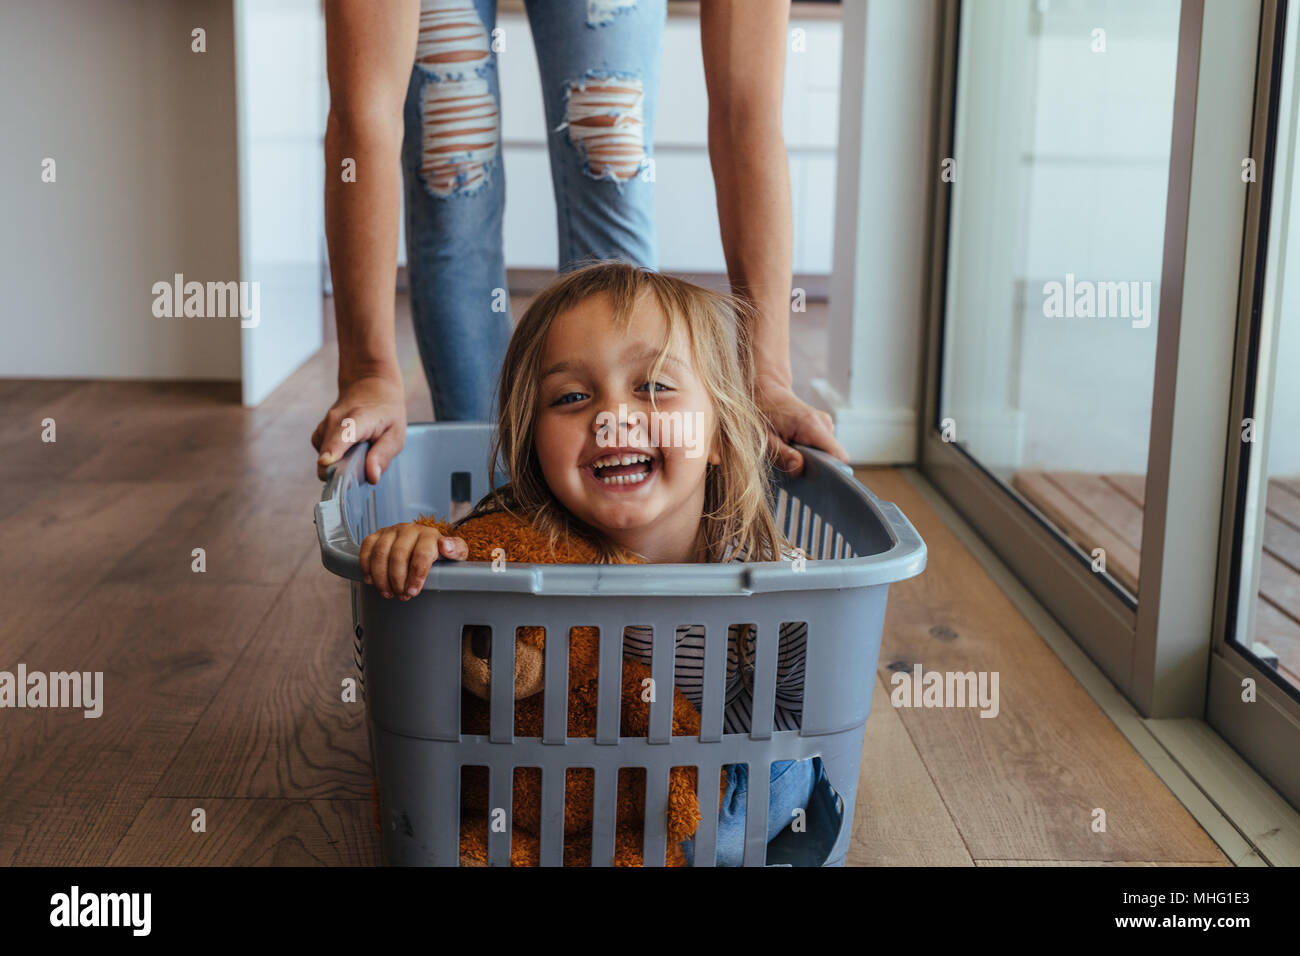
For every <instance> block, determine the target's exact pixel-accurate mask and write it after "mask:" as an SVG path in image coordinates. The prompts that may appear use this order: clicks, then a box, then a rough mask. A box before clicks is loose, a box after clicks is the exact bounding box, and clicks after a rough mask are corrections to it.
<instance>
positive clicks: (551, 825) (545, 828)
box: [540, 642, 565, 866]
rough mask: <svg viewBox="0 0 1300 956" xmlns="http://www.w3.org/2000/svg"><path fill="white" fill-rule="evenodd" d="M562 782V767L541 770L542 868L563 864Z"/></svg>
mask: <svg viewBox="0 0 1300 956" xmlns="http://www.w3.org/2000/svg"><path fill="white" fill-rule="evenodd" d="M561 643H563V642H561ZM564 780H565V772H564V768H563V767H548V768H545V769H543V770H542V836H541V861H540V862H541V865H542V866H562V865H563V864H564Z"/></svg>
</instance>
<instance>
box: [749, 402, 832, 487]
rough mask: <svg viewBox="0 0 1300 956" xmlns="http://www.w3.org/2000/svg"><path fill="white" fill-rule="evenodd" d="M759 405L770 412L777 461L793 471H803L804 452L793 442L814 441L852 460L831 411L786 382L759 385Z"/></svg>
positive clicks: (784, 468) (791, 472)
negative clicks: (837, 434) (838, 437)
mask: <svg viewBox="0 0 1300 956" xmlns="http://www.w3.org/2000/svg"><path fill="white" fill-rule="evenodd" d="M755 397H756V398H757V399H758V407H759V408H761V409H762V410H763V413H764V414H765V415H767V419H768V421H769V422H770V423H771V426H772V431H773V433H774V441H773V447H774V449H775V452H776V465H777V467H778V468H780V469H781V470H782V471H786V472H789V473H790V474H791V475H800V474H802V473H803V465H804V460H803V455H802V454H800V453H799V452H798V451H797V450H796V449H794V448H791V447H790V444H789V443H790V442H798V443H799V444H801V445H811V446H812V447H813V448H820V449H821V450H822V451H826V452H829V453H830V454H832V455H834V456H835V457H836V458H838V459H840V461H843V462H846V463H847V462H848V460H849V453H848V452H847V451H846V450H845V448H844V446H843V445H841V444H840V443H839V442H838V441H837V440H836V439H835V421H834V419H832V418H831V416H830V413H828V412H824V411H822V410H821V409H817V408H813V407H812V406H811V405H809V404H808V403H807V402H805V401H803V399H801V398H799V396H797V395H796V394H795V393H794V391H793V390H792V389H791V388H790V387H789V386H788V385H784V384H770V385H766V386H759V388H758V389H757V390H756V396H755Z"/></svg>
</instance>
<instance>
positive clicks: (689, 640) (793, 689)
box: [623, 548, 808, 734]
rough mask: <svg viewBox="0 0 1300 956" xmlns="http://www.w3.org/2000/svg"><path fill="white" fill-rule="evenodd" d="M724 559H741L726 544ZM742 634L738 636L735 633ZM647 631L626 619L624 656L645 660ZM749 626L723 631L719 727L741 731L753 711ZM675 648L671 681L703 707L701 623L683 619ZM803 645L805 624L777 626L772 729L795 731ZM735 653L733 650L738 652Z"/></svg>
mask: <svg viewBox="0 0 1300 956" xmlns="http://www.w3.org/2000/svg"><path fill="white" fill-rule="evenodd" d="M782 558H783V559H784V560H786V561H793V560H794V559H795V553H794V552H793V551H790V550H788V549H786V550H785V551H784V552H783V554H782ZM723 560H724V561H743V560H744V557H743V555H742V556H737V555H736V554H735V553H734V552H733V550H732V549H731V548H728V549H727V551H726V553H725V554H724V556H723ZM741 631H744V632H745V635H746V637H745V639H744V640H743V641H742V640H740V639H739V636H740V632H741ZM652 637H653V631H652V630H651V629H650V628H649V627H648V626H646V625H643V624H629V625H628V626H627V627H625V628H624V629H623V656H624V658H627V659H631V660H636V661H640V662H641V663H644V664H647V665H648V664H650V662H651V657H652V653H651V650H652V643H651V642H652ZM755 638H756V635H755V633H754V629H753V628H750V627H742V626H740V625H736V624H733V625H731V627H730V628H729V629H728V634H727V678H726V684H725V688H726V690H725V694H724V698H723V699H724V701H725V704H724V709H723V719H722V725H723V726H722V732H723V733H724V734H746V733H749V731H750V726H751V725H750V720H751V718H752V715H753V710H754V658H755ZM676 644H677V648H676V653H675V655H674V663H673V681H674V683H675V684H676V685H677V689H678V690H680V691H681V692H682V693H683V694H684V695H685V696H686V698H687V699H688V700H690V702H691V703H692V704H694V705H695V707H696V709H699V710H702V709H703V707H704V628H703V626H701V625H698V624H695V625H690V624H683V625H681V626H680V627H678V628H677V641H676ZM807 644H808V624H807V622H804V621H787V622H785V623H783V624H782V625H781V634H780V638H779V640H778V642H777V657H776V708H775V711H774V712H773V715H772V729H773V730H798V729H799V719H800V717H801V715H802V713H803V680H804V651H805V648H806V647H807ZM738 652H739V653H738Z"/></svg>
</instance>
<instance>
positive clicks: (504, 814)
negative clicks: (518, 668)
mask: <svg viewBox="0 0 1300 956" xmlns="http://www.w3.org/2000/svg"><path fill="white" fill-rule="evenodd" d="M512 673H513V672H512ZM494 683H495V682H494ZM495 689H496V688H493V690H495ZM495 725H496V721H493V726H495ZM488 780H489V783H488V793H489V794H490V796H489V798H488V804H489V806H488V865H489V866H509V865H510V833H511V830H512V828H513V821H512V819H511V816H512V814H513V808H512V805H511V798H512V796H513V792H512V791H513V787H514V770H513V768H511V767H489V768H488ZM498 820H500V821H501V822H502V824H503V825H504V826H505V830H504V831H498V830H497V826H496V825H497V821H498Z"/></svg>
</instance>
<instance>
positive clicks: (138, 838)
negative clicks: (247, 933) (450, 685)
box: [109, 797, 380, 866]
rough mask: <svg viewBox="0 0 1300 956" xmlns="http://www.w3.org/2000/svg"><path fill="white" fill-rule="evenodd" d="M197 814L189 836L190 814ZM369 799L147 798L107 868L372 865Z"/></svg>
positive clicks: (375, 854) (374, 849) (375, 846)
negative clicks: (197, 824)
mask: <svg viewBox="0 0 1300 956" xmlns="http://www.w3.org/2000/svg"><path fill="white" fill-rule="evenodd" d="M196 809H202V810H203V812H204V817H203V821H204V826H205V827H206V829H205V830H204V832H201V833H200V832H195V830H194V821H195V820H197V819H199V818H198V817H196V816H195V814H194V811H195V810H196ZM372 828H373V823H372V822H371V814H370V800H369V798H367V799H365V800H232V799H218V798H210V797H205V798H202V799H198V800H196V799H183V798H172V799H152V800H149V801H148V802H146V803H145V806H144V809H143V810H142V811H141V812H140V814H139V815H138V816H137V817H136V820H135V824H134V825H133V826H132V827H131V830H130V832H129V833H127V835H126V837H125V838H124V839H123V840H122V842H121V843H120V844H119V845H118V847H117V849H116V850H115V851H114V853H113V856H112V859H111V860H110V861H109V862H110V863H111V864H112V865H114V866H199V865H202V866H376V865H378V864H379V862H380V857H379V841H378V840H377V839H376V838H375V835H374V832H373V829H372Z"/></svg>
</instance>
